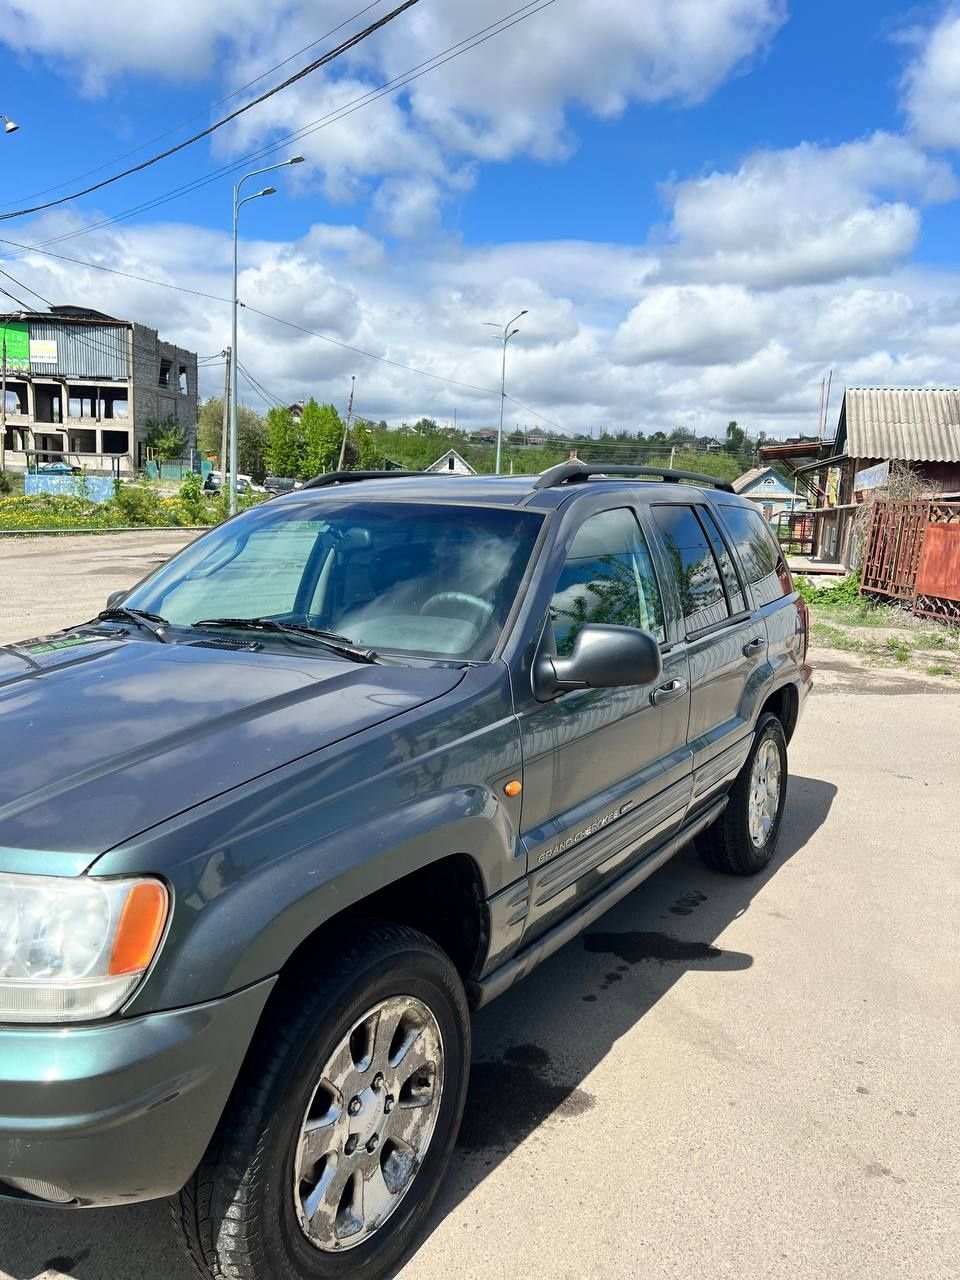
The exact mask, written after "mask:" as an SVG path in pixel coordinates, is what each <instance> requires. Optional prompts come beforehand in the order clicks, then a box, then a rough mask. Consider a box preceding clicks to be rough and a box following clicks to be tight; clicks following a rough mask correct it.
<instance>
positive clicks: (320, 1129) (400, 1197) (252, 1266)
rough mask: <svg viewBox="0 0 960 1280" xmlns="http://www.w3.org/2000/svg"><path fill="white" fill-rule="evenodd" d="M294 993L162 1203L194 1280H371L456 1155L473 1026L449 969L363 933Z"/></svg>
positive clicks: (413, 943)
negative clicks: (167, 1204) (193, 1164)
mask: <svg viewBox="0 0 960 1280" xmlns="http://www.w3.org/2000/svg"><path fill="white" fill-rule="evenodd" d="M321 969H322V971H323V976H322V977H321V978H319V979H314V977H313V974H310V975H306V976H305V978H304V980H303V982H302V984H301V983H300V982H297V983H296V984H294V983H293V982H291V983H289V984H288V988H287V990H286V992H285V994H284V995H283V996H281V997H280V998H279V999H278V1001H277V1003H276V1005H275V1006H274V1007H273V1009H272V1010H271V1012H270V1014H269V1016H268V1020H267V1022H266V1023H265V1024H264V1026H263V1028H262V1030H261V1031H260V1032H259V1033H258V1036H257V1040H256V1041H255V1043H254V1046H253V1048H252V1049H251V1053H250V1056H249V1058H248V1061H247V1063H246V1064H245V1065H244V1069H243V1072H242V1074H241V1078H240V1080H239V1081H238V1083H237V1086H236V1088H235V1090H234V1092H233V1095H232V1096H231V1099H230V1102H229V1104H228V1107H227V1110H226V1113H225V1114H224V1117H223V1120H222V1121H221V1123H220V1126H219V1128H218V1130H217V1133H216V1135H215V1137H214V1139H213V1141H212V1143H211V1145H210V1148H209V1150H208V1151H207V1153H206V1155H205V1156H204V1159H203V1161H202V1163H201V1165H200V1167H199V1169H198V1170H197V1172H196V1173H195V1175H194V1177H193V1178H192V1179H191V1181H190V1182H189V1183H188V1184H187V1186H186V1187H185V1188H184V1189H183V1191H181V1193H180V1195H179V1197H178V1198H177V1200H176V1201H175V1202H174V1206H173V1210H174V1223H175V1227H176V1230H177V1233H178V1235H179V1237H180V1241H181V1244H182V1245H183V1247H184V1248H185V1249H186V1251H187V1253H188V1254H189V1255H190V1257H191V1258H192V1259H193V1261H194V1263H195V1264H196V1266H197V1267H198V1269H199V1271H200V1273H201V1275H203V1276H204V1277H207V1280H345V1278H346V1277H349V1278H350V1280H380V1277H383V1276H386V1275H388V1274H391V1273H392V1272H393V1270H394V1269H395V1268H396V1266H397V1265H398V1263H399V1262H400V1261H401V1260H402V1259H403V1257H404V1255H405V1254H406V1253H407V1252H408V1251H409V1250H410V1248H411V1247H412V1245H413V1244H414V1242H415V1240H416V1238H417V1235H418V1233H419V1231H420V1228H421V1227H422V1225H423V1221H424V1219H425V1217H426V1215H427V1213H428V1212H429V1209H430V1206H431V1204H432V1202H433V1199H434V1197H435V1195H436V1193H437V1190H438V1188H439V1185H440V1182H441V1180H442V1178H443V1175H444V1172H445V1171H446V1168H447V1165H448V1163H449V1161H450V1157H451V1155H452V1154H453V1148H454V1143H455V1142H456V1138H457V1133H458V1131H459V1128H460V1120H461V1117H462V1114H463V1104H464V1100H465V1097H466V1090H467V1079H468V1068H469V1061H470V1021H469V1013H468V1010H467V1003H466V999H465V996H464V992H463V985H462V983H461V981H460V978H459V975H458V974H457V971H456V969H455V968H454V966H453V964H452V963H451V961H450V959H449V958H448V957H447V956H446V955H445V954H444V953H443V952H442V951H441V950H440V949H439V948H438V947H437V946H435V945H434V943H433V942H432V941H431V940H430V939H429V938H427V937H426V936H425V935H423V934H421V933H418V932H417V931H416V930H413V929H409V928H406V927H404V926H399V925H379V926H369V927H366V928H362V929H361V931H360V933H359V935H358V936H357V937H356V939H355V940H354V941H353V942H352V943H351V944H348V945H347V946H346V947H344V948H343V949H342V950H340V951H339V952H335V953H333V954H331V956H330V957H329V959H327V960H325V962H324V964H323V965H322V966H321Z"/></svg>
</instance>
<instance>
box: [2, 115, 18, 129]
mask: <svg viewBox="0 0 960 1280" xmlns="http://www.w3.org/2000/svg"><path fill="white" fill-rule="evenodd" d="M0 120H2V121H3V132H4V133H16V132H17V130H18V129H19V128H20V126H19V125H18V124H17V122H16V121H15V120H11V119H10V117H9V116H3V115H0Z"/></svg>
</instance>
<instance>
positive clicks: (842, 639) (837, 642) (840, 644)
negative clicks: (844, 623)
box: [810, 622, 864, 653]
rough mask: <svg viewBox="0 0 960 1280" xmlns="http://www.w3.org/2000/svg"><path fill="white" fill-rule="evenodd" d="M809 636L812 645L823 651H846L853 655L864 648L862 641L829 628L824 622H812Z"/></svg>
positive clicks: (841, 631)
mask: <svg viewBox="0 0 960 1280" xmlns="http://www.w3.org/2000/svg"><path fill="white" fill-rule="evenodd" d="M810 635H811V639H812V640H813V643H814V644H815V645H819V646H820V647H821V648H824V649H847V650H850V651H851V652H853V653H861V652H862V651H863V648H864V644H863V641H862V640H859V639H857V637H856V636H852V635H850V634H849V632H847V631H843V630H841V628H840V627H831V626H830V625H829V624H828V623H826V622H814V624H813V626H812V627H811V629H810Z"/></svg>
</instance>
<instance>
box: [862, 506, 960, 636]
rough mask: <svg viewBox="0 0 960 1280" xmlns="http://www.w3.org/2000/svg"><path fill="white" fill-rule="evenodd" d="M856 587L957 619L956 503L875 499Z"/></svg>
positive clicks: (959, 518) (959, 548)
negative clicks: (858, 581) (861, 567)
mask: <svg viewBox="0 0 960 1280" xmlns="http://www.w3.org/2000/svg"><path fill="white" fill-rule="evenodd" d="M860 589H861V591H865V592H870V593H872V594H876V595H881V596H887V597H888V598H890V599H894V600H901V601H903V602H904V603H909V604H910V606H911V608H912V609H913V611H914V613H918V614H922V615H923V616H924V617H931V618H943V619H944V620H947V621H952V622H956V621H960V503H957V502H938V501H936V500H935V499H931V498H927V499H922V500H920V501H912V502H906V501H894V500H884V499H880V500H878V501H876V502H875V503H874V504H873V511H872V512H871V516H870V527H869V529H868V531H867V540H866V545H865V547H864V553H863V569H862V572H861V575H860Z"/></svg>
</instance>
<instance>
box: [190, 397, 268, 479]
mask: <svg viewBox="0 0 960 1280" xmlns="http://www.w3.org/2000/svg"><path fill="white" fill-rule="evenodd" d="M222 432H223V397H222V396H211V397H210V399H209V400H205V401H204V402H203V404H202V405H201V406H200V412H199V413H198V414H197V447H198V448H199V449H200V452H201V453H205V454H212V455H213V456H214V457H215V458H218V459H219V457H220V437H221V435H222ZM267 435H268V433H267V424H266V423H265V422H264V420H263V418H261V416H260V414H259V413H257V411H256V410H255V409H251V408H250V406H249V405H246V404H240V405H237V457H238V461H239V463H240V466H239V470H240V471H241V472H242V473H243V474H244V475H249V476H253V478H254V479H255V480H257V481H260V480H262V479H263V477H264V476H265V475H266V474H267V463H266V451H267Z"/></svg>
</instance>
